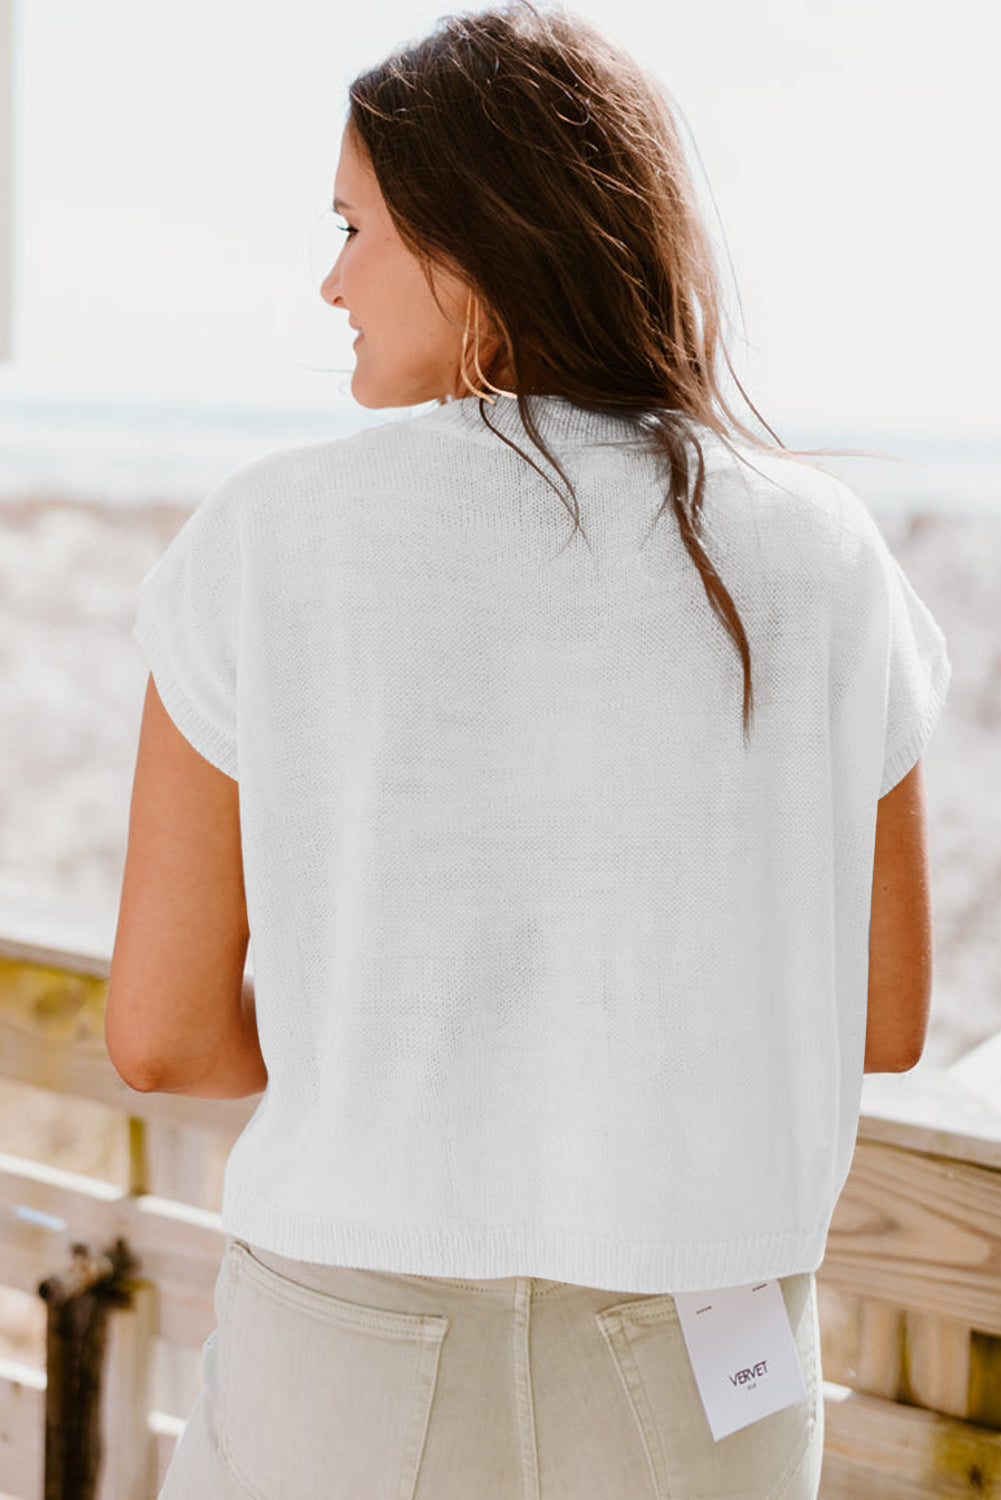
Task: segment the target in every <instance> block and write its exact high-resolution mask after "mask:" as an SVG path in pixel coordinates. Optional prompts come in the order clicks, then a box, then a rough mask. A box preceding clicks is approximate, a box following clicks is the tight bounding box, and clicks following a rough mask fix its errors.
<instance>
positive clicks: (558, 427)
mask: <svg viewBox="0 0 1001 1500" xmlns="http://www.w3.org/2000/svg"><path fill="white" fill-rule="evenodd" d="M526 400H527V402H528V405H529V409H530V411H531V414H532V417H533V419H534V421H535V424H536V426H537V427H538V429H539V432H540V433H541V435H542V437H543V438H554V439H563V440H564V441H576V442H583V443H600V442H617V441H618V442H622V441H628V440H630V439H634V438H635V436H636V431H637V428H636V422H635V419H634V418H633V416H632V415H631V414H629V413H627V412H625V411H614V412H613V411H591V410H589V409H588V408H586V407H583V406H578V405H577V404H576V402H574V401H571V400H570V399H569V398H568V397H566V396H556V395H540V394H537V393H533V394H531V395H529V396H528V397H527V398H526ZM417 420H418V421H426V422H430V423H432V424H433V425H435V426H439V425H440V426H449V427H454V428H458V429H460V430H461V431H462V432H464V433H466V434H468V435H469V436H473V437H482V438H483V439H484V440H486V441H490V442H495V441H496V438H495V435H494V433H493V432H491V430H490V427H493V428H495V429H496V430H497V432H500V433H502V434H503V435H504V436H505V437H511V436H515V437H526V436H527V433H526V429H525V426H524V423H523V422H522V419H521V412H520V411H519V409H518V403H517V401H515V400H513V399H512V398H511V397H510V396H498V397H497V399H496V402H495V403H494V405H493V406H491V407H489V408H487V411H486V421H484V418H483V416H481V414H480V401H479V397H477V396H459V397H454V398H453V399H452V400H451V401H445V402H443V403H442V405H440V406H435V407H432V408H431V409H430V411H427V412H425V413H423V414H422V415H421V416H420V417H418V418H417ZM487 422H489V423H490V427H488V426H487Z"/></svg>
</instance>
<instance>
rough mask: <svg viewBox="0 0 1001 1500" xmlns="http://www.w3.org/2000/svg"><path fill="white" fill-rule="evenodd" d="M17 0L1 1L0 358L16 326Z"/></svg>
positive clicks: (8, 352) (7, 356) (7, 351)
mask: <svg viewBox="0 0 1001 1500" xmlns="http://www.w3.org/2000/svg"><path fill="white" fill-rule="evenodd" d="M13 283H14V0H0V360H4V359H10V356H11V350H12V347H13V339H14V333H13V325H14V285H13Z"/></svg>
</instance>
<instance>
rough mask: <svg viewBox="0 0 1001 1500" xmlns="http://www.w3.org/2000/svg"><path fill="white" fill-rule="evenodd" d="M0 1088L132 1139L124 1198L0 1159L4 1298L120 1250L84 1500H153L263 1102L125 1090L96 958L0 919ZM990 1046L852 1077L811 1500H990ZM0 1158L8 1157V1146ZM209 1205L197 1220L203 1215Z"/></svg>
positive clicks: (17, 1477)
mask: <svg viewBox="0 0 1001 1500" xmlns="http://www.w3.org/2000/svg"><path fill="white" fill-rule="evenodd" d="M0 931H2V933H3V935H2V936H0V1078H3V1079H7V1080H12V1081H14V1082H16V1083H21V1084H29V1085H31V1086H33V1087H35V1088H42V1089H46V1090H52V1091H54V1092H56V1093H58V1094H62V1095H66V1096H70V1097H73V1098H76V1099H86V1100H92V1101H97V1102H99V1103H101V1104H103V1105H105V1106H107V1107H108V1108H110V1109H112V1110H115V1111H119V1112H120V1113H121V1115H122V1116H123V1117H124V1118H125V1119H127V1121H128V1139H129V1168H128V1178H129V1180H128V1183H127V1185H126V1186H125V1187H124V1188H123V1187H118V1186H114V1185H112V1184H110V1183H109V1182H107V1181H102V1180H98V1179H96V1178H91V1177H84V1176H80V1175H77V1174H74V1173H70V1172H66V1171H64V1170H60V1169H59V1168H57V1167H54V1166H51V1165H47V1164H44V1163H40V1162H36V1161H31V1160H26V1159H23V1158H18V1157H14V1156H11V1155H3V1154H0V1285H2V1286H5V1287H12V1288H16V1289H18V1290H19V1291H21V1292H24V1293H28V1294H30V1295H31V1296H37V1295H38V1289H39V1286H40V1284H41V1283H42V1282H43V1281H44V1280H45V1279H46V1278H49V1277H53V1276H55V1275H58V1274H59V1273H61V1272H63V1271H65V1270H66V1269H67V1268H68V1267H70V1265H71V1263H72V1260H73V1255H72V1251H73V1246H74V1245H86V1246H87V1247H88V1249H89V1250H90V1251H91V1252H92V1253H93V1254H94V1255H96V1256H101V1255H105V1254H108V1253H110V1252H111V1250H112V1248H113V1247H114V1246H115V1245H116V1244H117V1243H119V1242H124V1245H126V1246H127V1247H128V1250H129V1251H130V1252H131V1255H132V1257H133V1258H134V1263H135V1267H136V1270H135V1274H134V1275H132V1276H131V1278H130V1279H129V1280H128V1282H127V1284H126V1292H127V1296H126V1297H125V1298H124V1305H122V1306H120V1307H115V1308H112V1309H111V1310H110V1312H109V1314H108V1337H107V1345H106V1349H105V1353H104V1366H103V1390H102V1401H101V1412H100V1423H101V1440H102V1448H103V1457H102V1462H101V1466H100V1472H99V1478H98V1483H97V1488H96V1492H95V1493H96V1496H97V1497H98V1500H154V1497H155V1496H156V1494H157V1491H158V1489H159V1486H160V1484H161V1483H162V1480H163V1476H164V1474H165V1472H166V1468H167V1465H168V1463H169V1461H170V1456H171V1453H172V1451H173V1447H174V1443H175V1441H176V1439H177V1436H178V1435H179V1433H180V1431H181V1429H182V1427H183V1424H184V1418H185V1416H186V1415H187V1413H188V1411H189V1410H190V1408H191V1405H192V1403H193V1402H194V1400H195V1397H196V1395H197V1393H198V1389H199V1378H200V1377H199V1368H198V1361H199V1352H200V1349H201V1346H202V1344H203V1342H204V1340H205V1339H206V1338H207V1336H208V1335H209V1333H210V1332H211V1331H212V1328H213V1327H214V1326H215V1311H214V1306H213V1291H214V1287H215V1280H216V1275H217V1272H218V1268H219V1264H220V1260H221V1257H222V1254H223V1251H224V1248H225V1235H224V1234H223V1232H222V1226H221V1220H220V1216H219V1213H218V1211H217V1209H218V1202H217V1198H218V1193H217V1190H213V1189H211V1188H210V1186H209V1177H208V1171H207V1162H208V1153H209V1147H210V1145H211V1144H212V1142H213V1140H214V1141H215V1144H216V1154H218V1150H219V1149H220V1143H221V1149H222V1150H223V1151H226V1150H228V1148H229V1146H230V1145H231V1144H232V1142H233V1141H234V1140H235V1139H236V1137H237V1135H238V1134H239V1133H240V1131H241V1130H242V1129H243V1126H244V1124H245V1123H246V1121H247V1120H248V1119H249V1117H250V1115H251V1114H252V1113H253V1110H254V1107H255V1105H256V1102H257V1101H256V1098H249V1099H242V1100H230V1101H218V1102H217V1101H209V1100H198V1099H184V1098H180V1097H175V1096H171V1095H164V1094H138V1093H135V1092H133V1091H132V1090H130V1089H128V1088H127V1087H126V1086H125V1085H124V1084H123V1083H122V1081H121V1080H120V1078H119V1077H118V1075H117V1073H116V1072H115V1070H114V1069H113V1068H112V1066H111V1063H110V1062H109V1060H108V1058H107V1055H106V1053H105V1050H104V998H105V992H106V978H107V972H108V945H107V943H106V942H105V941H104V940H103V939H100V940H94V941H87V940H80V939H76V940H71V939H70V938H68V937H67V935H66V933H65V930H61V932H60V934H58V935H55V934H53V933H52V932H51V931H46V930H44V925H43V924H39V922H38V921H37V920H33V921H28V920H25V919H24V918H23V915H21V916H19V915H18V914H16V913H14V914H12V913H11V912H10V910H9V909H8V910H6V911H3V912H0ZM999 1110H1001V1036H999V1037H998V1038H995V1039H994V1041H992V1042H989V1043H987V1044H985V1045H984V1046H982V1047H980V1048H978V1049H977V1050H976V1051H975V1052H973V1053H971V1054H970V1055H969V1056H968V1057H966V1058H964V1059H963V1060H962V1061H961V1062H960V1063H958V1064H956V1065H955V1066H954V1067H952V1068H951V1069H949V1070H947V1071H934V1070H930V1069H926V1068H924V1067H923V1066H922V1067H919V1068H918V1069H917V1070H916V1071H915V1072H913V1073H911V1074H904V1075H900V1076H887V1075H876V1076H873V1077H870V1078H867V1079H866V1084H865V1095H864V1109H863V1115H862V1118H861V1121H860V1128H859V1138H858V1144H857V1148H856V1152H855V1158H854V1162H853V1165H852V1170H851V1173H850V1175H849V1179H848V1183H847V1185H846V1187H845V1190H844V1192H843V1194H842V1196H841V1199H840V1201H839V1204H838V1208H837V1212H836V1214H835V1218H834V1222H833V1225H832V1228H831V1233H830V1237H829V1240H828V1249H827V1256H826V1259H825V1261H824V1264H823V1267H822V1268H821V1271H820V1272H819V1273H818V1281H819V1286H820V1297H821V1323H822V1332H823V1346H824V1373H825V1376H826V1380H825V1392H824V1394H825V1418H826V1438H825V1460H824V1475H823V1481H822V1487H821V1496H822V1500H924V1497H928V1500H932V1497H934V1500H940V1497H946V1500H952V1497H959V1496H977V1497H982V1496H985V1495H996V1496H999V1497H1001V1112H999ZM2 1145H3V1142H2V1141H0V1146H2ZM210 1198H211V1199H213V1200H215V1201H209V1199H210ZM45 1408H46V1375H45V1371H44V1370H43V1369H42V1368H40V1367H39V1366H35V1365H25V1364H15V1363H13V1362H12V1361H11V1360H9V1359H7V1360H0V1497H2V1496H4V1495H10V1496H15V1497H19V1500H39V1497H41V1496H42V1494H43V1488H42V1484H43V1470H44V1461H45V1460H44V1454H45V1426H46V1416H45Z"/></svg>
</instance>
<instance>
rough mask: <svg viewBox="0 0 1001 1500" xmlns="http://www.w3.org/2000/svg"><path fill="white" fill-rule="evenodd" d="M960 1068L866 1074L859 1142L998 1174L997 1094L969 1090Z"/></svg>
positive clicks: (1000, 1101) (1000, 1114)
mask: <svg viewBox="0 0 1001 1500" xmlns="http://www.w3.org/2000/svg"><path fill="white" fill-rule="evenodd" d="M977 1050H978V1051H979V1050H980V1049H977ZM966 1062H967V1059H965V1058H964V1059H962V1062H961V1063H957V1064H954V1065H953V1067H951V1068H949V1069H945V1070H943V1069H940V1068H934V1067H930V1066H926V1065H924V1064H919V1065H918V1067H917V1068H915V1069H913V1070H912V1071H911V1072H910V1073H870V1074H868V1075H867V1077H866V1078H865V1080H864V1082H863V1085H862V1113H861V1115H860V1117H859V1125H858V1138H859V1140H861V1141H880V1142H882V1143H883V1144H884V1145H887V1146H904V1147H906V1148H907V1149H908V1150H909V1151H921V1152H924V1153H925V1155H927V1156H941V1157H948V1158H951V1159H953V1160H956V1161H965V1162H969V1163H971V1164H973V1165H976V1166H981V1167H995V1168H999V1169H1001V1089H999V1090H998V1092H997V1094H996V1095H994V1097H993V1098H991V1097H988V1095H987V1092H986V1091H978V1090H975V1089H973V1088H972V1087H971V1086H970V1082H969V1080H968V1077H967V1075H966V1074H965V1073H964V1072H963V1071H962V1070H963V1066H964V1065H965V1064H966ZM969 1076H970V1078H972V1077H974V1076H975V1074H974V1073H973V1072H971V1074H970V1075H969Z"/></svg>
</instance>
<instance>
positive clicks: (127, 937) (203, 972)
mask: <svg viewBox="0 0 1001 1500" xmlns="http://www.w3.org/2000/svg"><path fill="white" fill-rule="evenodd" d="M248 941H249V927H248V923H247V906H246V898H245V894H244V885H243V860H242V856H241V850H240V807H239V787H238V784H237V783H236V782H235V781H234V780H233V779H232V778H231V777H229V776H226V775H224V774H223V772H222V771H220V770H218V769H217V768H216V767H215V766H213V765H212V764H211V763H210V762H209V761H207V760H205V759H204V757H203V756H201V755H199V753H198V751H197V750H195V749H194V747H193V746H192V745H191V744H189V742H188V741H187V740H186V739H185V737H184V736H183V735H182V734H181V732H180V730H179V729H178V728H177V726H176V725H175V724H174V722H173V720H172V719H171V718H170V716H169V714H168V713H167V711H166V709H165V708H164V706H163V704H162V702H161V701H160V696H159V694H158V693H157V690H156V687H155V685H154V682H153V678H152V677H150V679H149V683H148V685H147V689H146V701H145V705H144V707H143V718H142V727H141V730H140V734H139V749H138V754H137V757H136V770H135V780H134V783H133V789H132V807H131V813H130V817H129V839H128V848H127V851H126V856H125V873H124V877H123V881H122V896H121V904H120V908H119V913H118V931H117V934H116V937H115V948H114V953H113V955H112V960H111V979H110V983H109V986H108V999H107V1007H106V1010H105V1023H104V1037H105V1044H106V1046H107V1049H108V1055H109V1056H110V1058H111V1061H112V1062H113V1063H114V1065H115V1068H116V1069H117V1070H118V1072H119V1073H120V1074H121V1076H122V1078H123V1079H124V1080H125V1082H126V1083H128V1084H129V1085H130V1087H132V1088H134V1089H139V1090H143V1091H150V1092H164V1093H178V1094H191V1095H194V1096H196V1097H199V1098H211V1099H222V1098H238V1097H242V1096H243V1095H246V1094H253V1093H259V1092H260V1091H261V1090H262V1089H263V1088H265V1086H266V1084H267V1081H268V1075H267V1069H266V1068H265V1065H264V1060H263V1058H262V1056H261V1050H260V1043H259V1041H258V1036H257V1024H256V1015H255V1011H254V1002H253V992H252V990H251V988H250V987H249V986H245V985H244V977H243V968H244V963H245V961H246V956H247V944H248Z"/></svg>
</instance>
